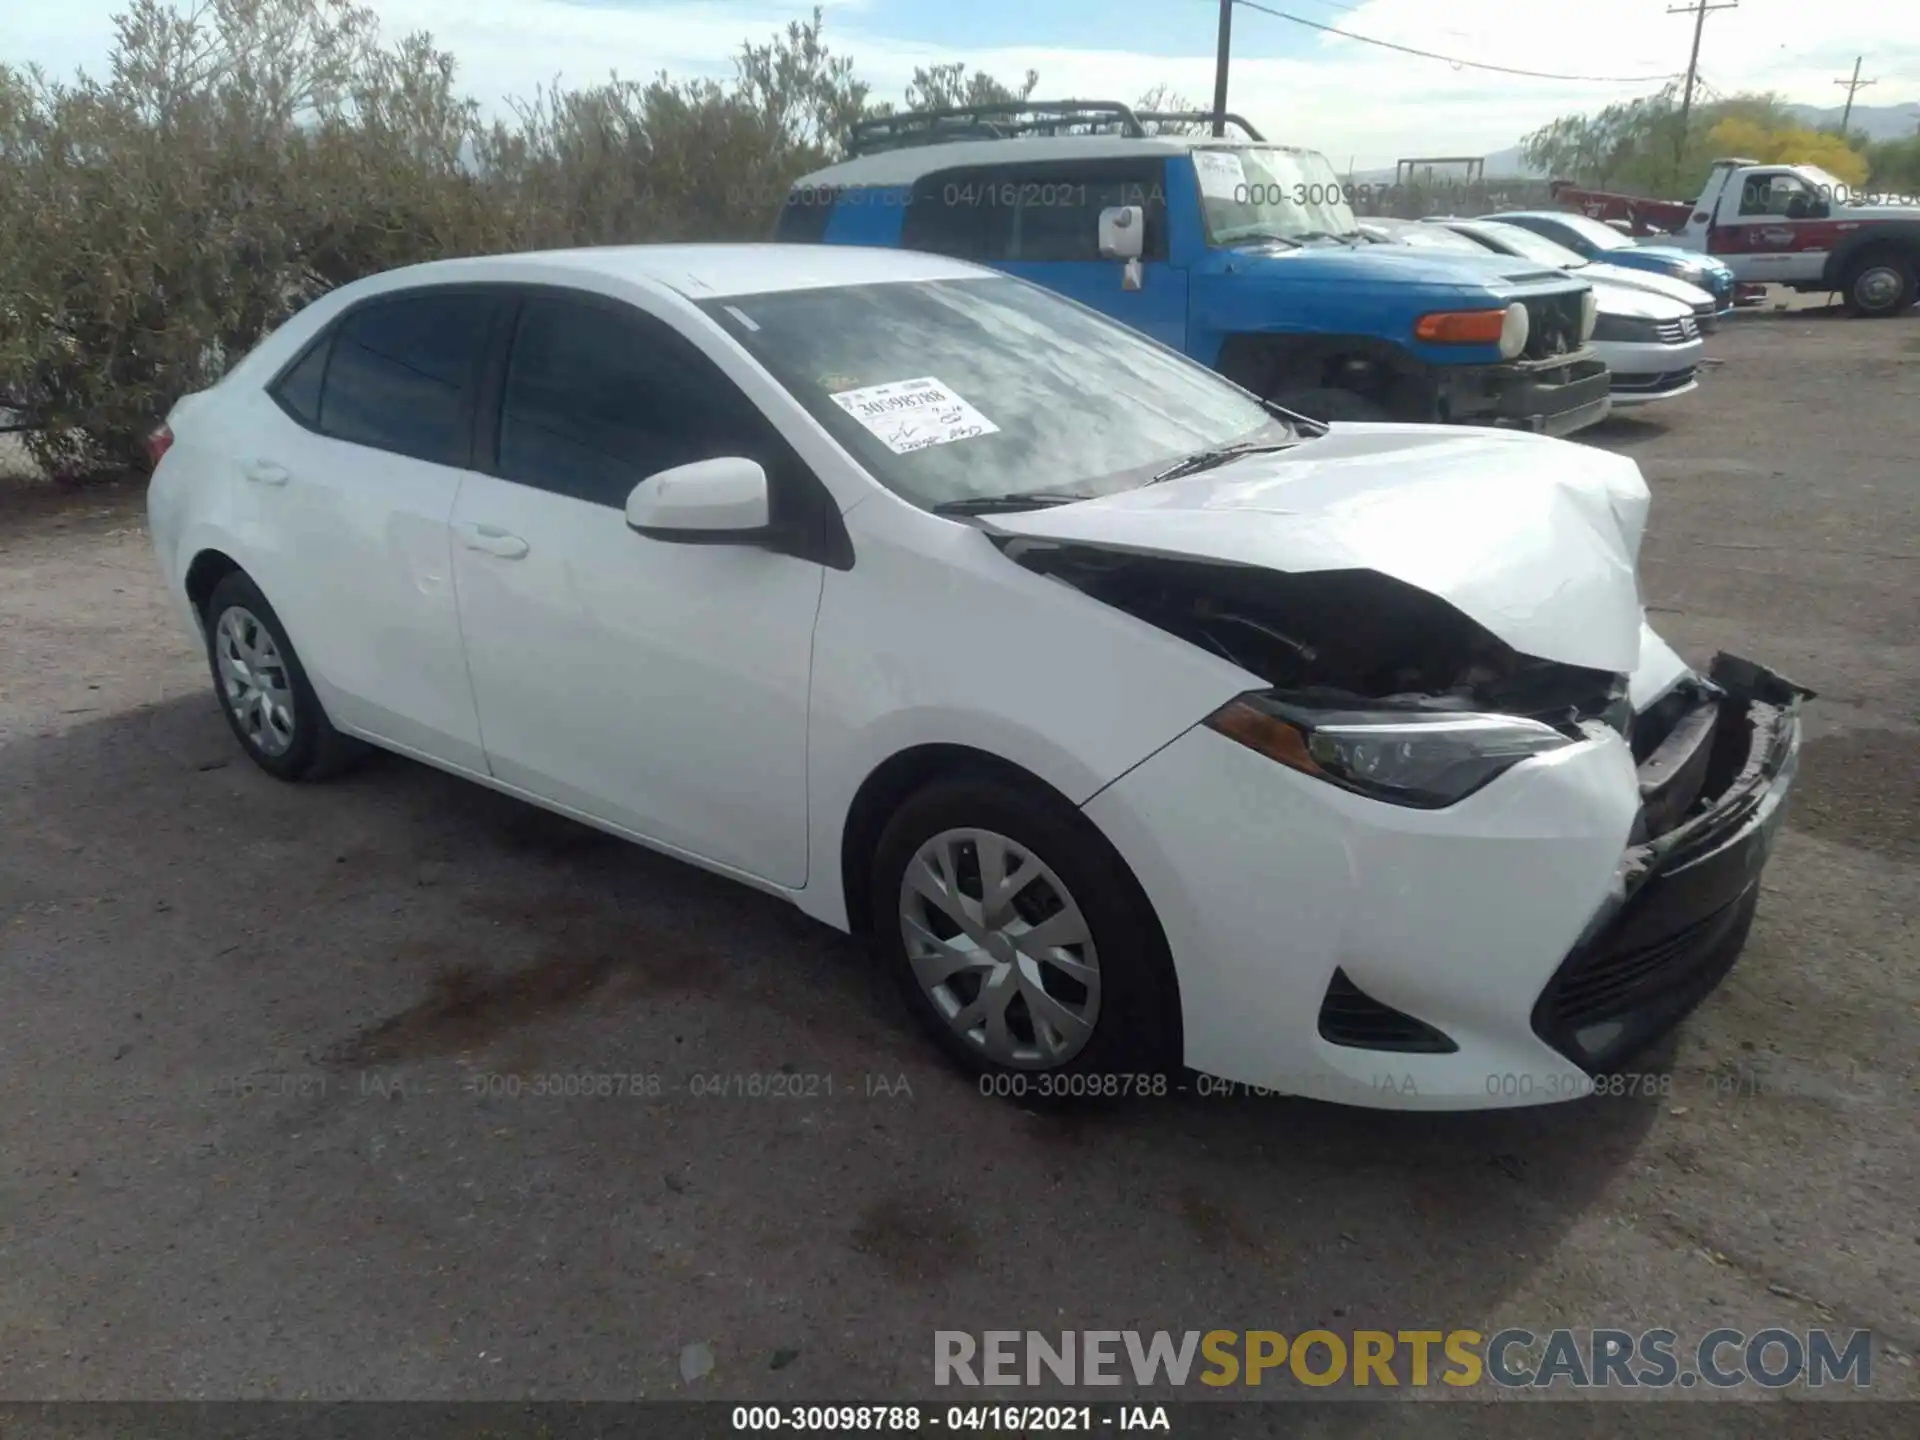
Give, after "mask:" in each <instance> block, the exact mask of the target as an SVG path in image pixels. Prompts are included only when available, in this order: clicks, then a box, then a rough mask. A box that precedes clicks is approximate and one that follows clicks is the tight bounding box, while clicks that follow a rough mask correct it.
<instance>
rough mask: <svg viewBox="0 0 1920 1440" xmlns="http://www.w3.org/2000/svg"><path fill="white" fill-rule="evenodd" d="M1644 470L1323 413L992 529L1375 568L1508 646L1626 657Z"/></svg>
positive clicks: (1497, 439)
mask: <svg viewBox="0 0 1920 1440" xmlns="http://www.w3.org/2000/svg"><path fill="white" fill-rule="evenodd" d="M1647 504H1648V492H1647V485H1646V481H1645V480H1644V479H1643V478H1642V477H1641V474H1640V469H1639V467H1638V466H1637V465H1635V464H1634V463H1633V461H1631V460H1629V459H1626V458H1625V457H1624V456H1619V455H1609V454H1607V453H1605V452H1604V451H1599V450H1592V449H1588V448H1587V447H1585V446H1581V445H1575V444H1572V443H1571V442H1568V441H1564V440H1552V439H1546V438H1544V437H1541V436H1535V435H1527V434H1522V433H1515V432H1507V431H1494V430H1470V429H1458V430H1456V429H1450V428H1447V427H1443V426H1434V425H1335V426H1334V427H1332V429H1331V430H1330V431H1329V433H1328V434H1326V435H1325V436H1322V437H1320V438H1318V439H1314V440H1308V441H1305V442H1303V443H1302V444H1300V445H1299V446H1297V447H1295V448H1294V449H1292V450H1287V451H1282V452H1280V453H1278V454H1274V455H1255V456H1249V457H1248V458H1246V459H1243V460H1238V461H1234V462H1232V463H1230V464H1228V465H1225V466H1222V467H1220V468H1219V469H1216V470H1208V471H1203V472H1201V473H1200V474H1197V475H1191V476H1188V477H1186V478H1185V479H1180V480H1168V481H1164V482H1162V483H1160V484H1156V485H1147V486H1142V487H1140V488H1138V489H1135V490H1128V491H1124V492H1122V493H1120V494H1117V495H1109V496H1104V497H1101V498H1099V499H1095V500H1083V501H1079V502H1076V503H1074V504H1070V505H1059V506H1054V507H1051V508H1049V509H1044V510H1030V511H1021V512H1018V513H1015V514H1008V515H995V516H992V517H990V518H988V519H986V520H983V521H982V522H981V523H982V525H983V528H985V529H987V530H988V531H989V532H991V533H995V534H1000V535H1007V536H1019V537H1025V538H1028V539H1033V540H1045V541H1058V542H1061V543H1065V544H1077V545H1094V546H1101V547H1104V548H1107V549H1111V550H1119V551H1129V552H1133V553H1140V554H1152V555H1163V556H1171V557H1176V558H1180V559H1188V560H1213V561H1221V562H1224V563H1228V564H1236V565H1253V566H1259V567H1261V568H1264V569H1269V570H1278V571H1285V572H1294V573H1308V572H1312V571H1319V570H1350V569H1367V570H1377V571H1379V572H1381V573H1382V574H1385V575H1390V576H1393V577H1394V578H1395V579H1398V580H1401V581H1404V582H1406V583H1407V584H1409V585H1415V586H1418V587H1419V588H1420V589H1422V590H1425V591H1427V592H1429V593H1430V594H1433V595H1436V596H1438V597H1440V598H1441V599H1443V600H1446V601H1448V602H1449V603H1450V604H1452V605H1453V606H1455V607H1456V608H1457V609H1459V610H1461V611H1462V612H1464V613H1465V614H1467V615H1468V616H1470V617H1471V618H1473V619H1474V620H1476V621H1478V622H1479V623H1480V624H1482V625H1484V626H1485V627H1486V628H1487V629H1488V630H1490V631H1492V632H1493V634H1495V635H1497V636H1498V637H1499V638H1500V639H1502V640H1504V641H1506V643H1507V644H1509V645H1511V646H1512V647H1513V648H1514V649H1516V650H1518V651H1520V652H1521V653H1523V654H1527V655H1532V656H1535V657H1537V658H1539V659H1542V660H1556V661H1559V662H1561V663H1562V664H1567V665H1582V666H1587V667H1589V668H1592V669H1596V670H1608V671H1613V672H1615V673H1620V674H1631V673H1632V672H1633V671H1634V670H1635V669H1636V668H1638V663H1639V654H1640V634H1641V625H1642V618H1643V615H1642V606H1641V601H1640V590H1639V583H1638V579H1637V576H1636V574H1635V562H1636V561H1637V560H1638V558H1639V550H1640V538H1641V535H1642V533H1643V531H1644V528H1645V524H1646V515H1647Z"/></svg>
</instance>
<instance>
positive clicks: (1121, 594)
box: [1007, 541, 1632, 809]
mask: <svg viewBox="0 0 1920 1440" xmlns="http://www.w3.org/2000/svg"><path fill="white" fill-rule="evenodd" d="M1007 550H1008V554H1009V555H1010V557H1011V558H1014V559H1015V560H1017V561H1018V562H1019V563H1020V564H1022V565H1024V566H1026V567H1027V568H1029V569H1031V570H1034V571H1036V572H1038V573H1040V574H1043V575H1049V576H1052V577H1053V578H1055V579H1058V580H1061V581H1064V582H1065V583H1067V584H1069V585H1072V586H1073V587H1074V588H1076V589H1078V590H1081V591H1082V592H1084V593H1086V594H1087V595H1090V596H1092V597H1093V598H1094V599H1096V600H1099V601H1101V602H1103V603H1105V604H1108V605H1112V606H1113V607H1114V608H1116V609H1119V610H1123V611H1125V612H1126V613H1128V614H1129V615H1132V616H1134V617H1136V618H1137V619H1141V620H1144V621H1146V622H1148V623H1149V624H1152V625H1155V626H1157V627H1159V628H1160V629H1162V630H1166V631H1168V632H1169V633H1171V634H1174V635H1177V636H1179V637H1180V638H1181V639H1183V640H1186V641H1187V642H1188V643H1190V644H1193V645H1196V646H1198V647H1199V648H1201V649H1203V650H1207V651H1210V652H1212V653H1214V654H1217V655H1219V656H1220V657H1221V658H1222V659H1224V660H1227V661H1229V662H1230V663H1232V664H1234V665H1237V666H1239V667H1240V668H1241V669H1243V670H1245V671H1248V672H1249V673H1250V674H1253V675H1257V676H1259V677H1260V678H1261V679H1262V680H1264V681H1265V682H1266V683H1267V684H1268V685H1269V686H1270V687H1271V688H1269V689H1267V690H1264V691H1256V692H1250V693H1248V694H1245V695H1242V696H1240V697H1239V698H1238V699H1236V700H1234V701H1232V702H1230V703H1229V704H1228V705H1226V706H1225V707H1223V708H1222V709H1221V710H1220V711H1219V712H1218V713H1216V714H1215V715H1213V716H1211V717H1210V718H1209V719H1208V721H1207V724H1208V725H1209V726H1210V727H1211V728H1213V729H1214V730H1216V731H1218V732H1220V733H1221V734H1224V735H1226V736H1228V737H1229V738H1231V739H1233V740H1236V741H1238V742H1240V743H1241V744H1244V745H1247V746H1249V747H1250V748H1252V749H1254V750H1257V751H1259V752H1261V753H1262V754H1264V755H1266V756H1267V757H1268V758H1270V759H1273V760H1277V761H1279V762H1280V763H1281V764H1284V765H1288V766H1290V767H1292V768H1293V769H1296V770H1300V771H1303V772H1305V773H1307V774H1311V775H1313V776H1315V777H1317V778H1319V779H1322V780H1325V781H1328V782H1329V783H1331V784H1334V785H1338V786H1340V787H1341V788H1343V789H1347V790H1352V791H1354V792H1356V793H1358V794H1362V795H1367V796H1369V797H1371V798H1373V799H1378V800H1384V801H1388V802H1390V803H1393V804H1399V805H1407V806H1412V807H1415V808H1420V809H1440V808H1444V807H1446V806H1448V805H1452V804H1455V803H1456V802H1458V801H1459V800H1461V799H1463V798H1465V797H1466V796H1467V795H1470V794H1472V793H1473V792H1474V791H1475V790H1478V789H1480V788H1481V787H1482V786H1484V785H1486V784H1488V783H1490V782H1491V781H1492V780H1493V779H1494V778H1496V777H1497V776H1498V775H1500V774H1501V773H1502V772H1504V771H1505V770H1507V769H1509V768H1511V767H1512V766H1513V765H1516V764H1518V763H1519V762H1520V761H1522V760H1524V759H1526V758H1528V757H1529V756H1532V755H1537V754H1542V753H1545V752H1547V751H1550V750H1553V749H1558V748H1560V747H1562V746H1565V745H1569V744H1573V743H1576V742H1577V741H1580V740H1583V739H1586V738H1589V736H1590V735H1591V733H1593V731H1592V727H1596V726H1606V727H1610V728H1612V729H1614V730H1616V731H1618V732H1619V733H1621V734H1622V735H1624V734H1626V732H1627V728H1628V724H1629V721H1630V720H1631V717H1632V710H1631V706H1630V704H1629V701H1628V679H1627V677H1626V676H1625V675H1622V674H1616V673H1612V672H1609V671H1605V670H1593V669H1587V668H1584V667H1582V666H1578V665H1567V664H1561V663H1558V662H1554V661H1549V660H1541V659H1538V658H1536V657H1533V656H1528V655H1523V654H1521V653H1520V652H1518V651H1517V650H1515V649H1514V648H1513V647H1512V646H1510V645H1508V644H1506V643H1505V642H1503V641H1502V640H1500V639H1499V638H1498V637H1496V636H1495V635H1493V634H1492V633H1491V632H1490V631H1488V630H1487V629H1486V628H1485V627H1484V626H1482V625H1480V624H1479V623H1478V622H1476V621H1474V620H1472V619H1471V618H1469V617H1468V616H1467V615H1465V614H1463V613H1462V612H1461V611H1460V610H1458V609H1456V608H1455V607H1454V606H1453V605H1451V604H1449V603H1447V602H1446V601H1444V600H1441V599H1439V598H1438V597H1436V596H1434V595H1431V594H1429V593H1428V592H1426V591H1424V590H1421V589H1419V588H1418V587H1416V586H1413V585H1409V584H1407V583H1406V582H1404V581H1401V580H1397V579H1394V578H1392V577H1390V576H1387V575H1384V574H1381V573H1379V572H1377V571H1372V570H1323V571H1314V572H1309V573H1306V574H1287V573H1281V572H1277V571H1272V570H1264V569H1260V568H1257V567H1252V566H1243V565H1222V564H1214V563H1209V562H1206V561H1197V560H1188V559H1176V558H1171V557H1166V556H1157V555H1143V554H1138V553H1124V554H1123V553H1116V552H1112V551H1107V550H1102V549H1100V548H1099V547H1095V546H1078V545H1055V544H1038V545H1036V544H1033V543H1031V542H1022V541H1013V542H1010V543H1009V544H1008V546H1007Z"/></svg>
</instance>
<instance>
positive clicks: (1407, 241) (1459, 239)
mask: <svg viewBox="0 0 1920 1440" xmlns="http://www.w3.org/2000/svg"><path fill="white" fill-rule="evenodd" d="M1386 234H1387V238H1388V239H1389V240H1392V241H1393V242H1394V243H1395V244H1398V245H1418V246H1419V247H1420V248H1422V249H1423V250H1451V251H1453V252H1454V253H1456V254H1460V255H1485V254H1486V253H1487V247H1486V246H1484V245H1482V244H1480V243H1479V242H1478V241H1476V240H1469V239H1468V238H1467V237H1466V236H1464V235H1462V234H1459V233H1458V232H1457V231H1453V230H1449V229H1448V228H1447V227H1446V226H1444V225H1425V224H1412V225H1404V226H1400V227H1398V228H1396V229H1393V230H1389V231H1387V232H1386Z"/></svg>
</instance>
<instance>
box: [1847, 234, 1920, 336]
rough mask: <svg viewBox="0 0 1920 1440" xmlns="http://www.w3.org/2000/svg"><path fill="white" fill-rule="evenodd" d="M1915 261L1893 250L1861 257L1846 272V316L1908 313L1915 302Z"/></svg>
mask: <svg viewBox="0 0 1920 1440" xmlns="http://www.w3.org/2000/svg"><path fill="white" fill-rule="evenodd" d="M1917 288H1920V286H1917V284H1916V280H1915V275H1914V257H1913V256H1912V255H1911V254H1905V253H1902V252H1900V251H1896V250H1876V251H1874V252H1873V253H1872V254H1869V255H1863V256H1861V257H1860V258H1859V259H1858V260H1856V261H1854V262H1853V264H1852V265H1851V266H1849V267H1848V269H1847V279H1846V290H1845V295H1846V306H1847V313H1848V314H1849V315H1857V316H1861V317H1867V318H1876V319H1877V318H1879V317H1880V316H1883V315H1897V314H1899V313H1900V312H1901V311H1903V310H1907V309H1910V308H1911V307H1912V305H1913V303H1914V301H1915V299H1916V298H1920V295H1917V294H1916V289H1917Z"/></svg>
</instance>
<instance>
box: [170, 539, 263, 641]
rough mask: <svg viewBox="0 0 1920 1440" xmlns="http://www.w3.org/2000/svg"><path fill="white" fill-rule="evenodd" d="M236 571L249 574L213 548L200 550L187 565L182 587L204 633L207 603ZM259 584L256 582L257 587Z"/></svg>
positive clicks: (229, 557) (230, 558) (237, 562)
mask: <svg viewBox="0 0 1920 1440" xmlns="http://www.w3.org/2000/svg"><path fill="white" fill-rule="evenodd" d="M236 571H237V572H239V573H240V574H243V575H245V574H246V573H247V572H246V567H244V566H243V565H241V563H240V562H239V561H238V560H236V559H234V558H233V557H232V556H231V555H229V554H227V552H226V551H224V550H220V549H216V548H214V547H213V546H208V547H206V548H204V549H202V550H200V551H199V552H198V553H196V554H195V555H194V557H193V559H192V561H191V562H190V563H189V564H188V565H187V573H186V576H185V578H184V580H183V581H182V585H183V587H184V588H185V590H186V592H187V603H188V604H189V605H191V606H192V607H193V614H194V618H195V619H196V620H197V621H198V622H199V624H200V627H201V630H202V631H203V632H204V631H205V629H206V616H207V602H208V601H209V600H211V599H212V598H213V592H214V590H215V589H217V588H218V586H219V584H220V582H221V581H222V580H224V579H226V578H227V576H229V575H232V574H234V573H235V572H236ZM248 578H249V579H251V578H252V577H251V576H248ZM259 583H260V582H259V581H257V580H255V581H254V584H256V585H257V584H259Z"/></svg>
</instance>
